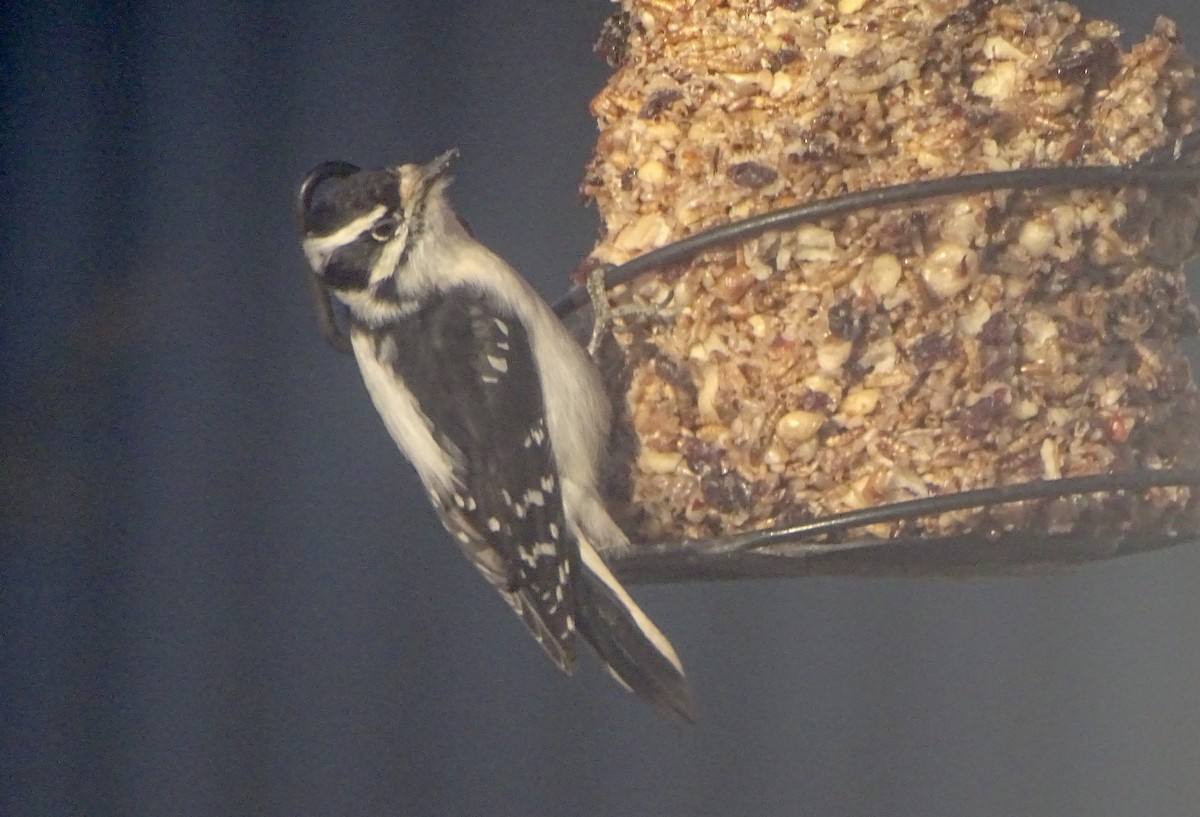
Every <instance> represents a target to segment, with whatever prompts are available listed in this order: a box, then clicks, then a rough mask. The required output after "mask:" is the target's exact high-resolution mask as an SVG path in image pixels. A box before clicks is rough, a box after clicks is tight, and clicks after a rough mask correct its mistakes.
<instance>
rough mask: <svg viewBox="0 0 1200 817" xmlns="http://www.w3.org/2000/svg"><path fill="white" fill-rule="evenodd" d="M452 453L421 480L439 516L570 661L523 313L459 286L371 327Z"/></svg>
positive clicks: (560, 525) (544, 442) (572, 619)
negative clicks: (449, 478) (449, 483)
mask: <svg viewBox="0 0 1200 817" xmlns="http://www.w3.org/2000/svg"><path fill="white" fill-rule="evenodd" d="M369 335H370V337H371V339H372V342H373V344H374V349H373V351H374V355H375V358H376V360H378V362H379V363H380V364H381V365H382V366H384V367H385V369H386V368H388V367H390V368H391V370H392V372H393V373H394V375H395V376H398V377H399V378H400V379H401V380H402V382H403V384H404V386H405V387H407V389H408V390H409V392H411V394H412V396H413V398H414V399H415V401H416V404H417V407H418V409H419V411H420V413H421V414H422V415H424V416H423V418H422V419H423V421H424V422H425V423H426V427H427V428H428V429H429V431H430V432H431V433H432V435H433V437H434V440H435V441H436V443H437V445H438V446H439V447H440V448H441V449H442V450H443V451H445V452H446V453H447V454H448V455H449V460H450V461H451V463H452V464H453V476H454V480H453V482H454V485H453V487H452V488H450V489H444V488H438V487H437V486H434V485H430V484H429V483H428V481H427V483H426V487H427V488H429V489H430V495H431V499H432V500H433V504H434V507H435V508H436V509H437V512H438V514H439V516H440V517H441V519H442V523H443V524H444V525H445V526H446V528H447V530H449V531H450V533H451V534H452V535H453V536H454V537H455V538H456V540H457V541H458V542H459V545H460V546H461V548H462V550H463V552H464V553H465V554H466V556H467V557H468V558H469V559H470V560H471V561H472V562H473V563H474V564H475V566H476V567H478V568H479V570H480V571H481V572H482V573H483V574H484V576H486V577H487V578H488V580H489V581H490V582H491V583H492V584H493V585H494V586H495V587H496V589H497V590H498V591H499V592H500V594H501V595H502V596H503V597H504V598H505V600H506V601H507V602H508V603H509V605H510V606H512V608H513V609H514V610H515V611H516V612H517V614H518V615H519V616H520V617H521V619H522V620H523V621H524V622H525V625H526V626H527V627H528V628H529V630H530V632H532V633H533V636H534V638H535V639H537V641H538V643H539V644H541V645H542V647H543V648H545V650H546V652H547V653H549V655H550V657H551V658H552V659H553V660H554V662H555V663H556V664H557V665H558V666H559V668H560V669H562V670H563V671H565V672H568V673H569V672H571V671H572V670H573V668H574V661H575V650H574V645H575V633H576V624H577V621H576V616H577V603H578V600H577V596H576V592H575V581H574V579H575V576H576V575H578V573H579V561H578V560H579V556H578V550H577V546H576V544H575V543H574V542H573V541H572V539H571V537H570V536H568V535H567V532H566V525H565V522H564V517H563V508H562V500H561V498H560V495H559V483H558V477H557V472H556V467H555V462H554V456H553V452H552V450H551V445H550V438H549V435H548V433H547V428H546V420H545V412H544V409H543V404H542V391H541V383H540V380H539V377H538V371H537V368H536V366H535V364H534V359H533V354H532V352H531V350H530V342H529V338H528V336H527V335H526V332H525V330H524V328H523V327H522V325H521V323H520V322H519V321H518V320H516V319H515V318H514V317H512V316H511V315H509V314H507V313H506V312H505V310H504V309H503V308H501V307H500V306H499V305H498V304H496V303H493V302H492V301H491V300H490V299H489V298H487V297H486V296H484V295H482V294H479V293H476V292H473V291H471V290H468V289H466V288H459V289H452V290H449V291H448V292H445V293H441V294H438V295H435V296H432V297H431V298H429V299H428V301H426V302H424V303H423V304H422V307H421V308H420V309H419V311H417V312H415V313H413V314H411V315H408V316H407V317H405V318H403V319H401V320H400V321H399V322H398V323H395V324H392V325H389V326H387V327H386V328H383V329H375V330H371V331H370V332H369Z"/></svg>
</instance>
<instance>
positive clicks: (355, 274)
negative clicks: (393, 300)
mask: <svg viewBox="0 0 1200 817" xmlns="http://www.w3.org/2000/svg"><path fill="white" fill-rule="evenodd" d="M382 250H383V247H382V245H381V244H380V243H379V242H378V241H377V240H375V239H374V238H372V237H371V233H370V232H369V231H368V232H365V233H363V234H362V235H361V236H359V237H358V238H356V239H355V240H354V241H351V242H350V243H349V244H346V245H344V246H342V247H338V248H337V250H335V251H334V253H333V255H331V256H330V257H329V263H328V264H326V266H325V274H324V278H325V283H326V284H328V285H329V286H330V287H332V288H333V289H340V290H359V289H366V287H367V281H368V280H370V277H371V270H372V269H373V268H374V267H375V262H376V261H378V260H379V254H380V253H381V252H382Z"/></svg>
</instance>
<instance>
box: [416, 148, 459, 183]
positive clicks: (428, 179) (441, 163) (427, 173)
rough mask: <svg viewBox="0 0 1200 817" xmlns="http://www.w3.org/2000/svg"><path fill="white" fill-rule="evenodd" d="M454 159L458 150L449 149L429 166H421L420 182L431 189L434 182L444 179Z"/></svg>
mask: <svg viewBox="0 0 1200 817" xmlns="http://www.w3.org/2000/svg"><path fill="white" fill-rule="evenodd" d="M456 158H458V148H450V149H449V150H448V151H446V152H445V153H443V154H442V155H441V156H439V157H437V158H436V159H434V160H433V161H432V162H430V163H429V164H427V165H423V166H422V167H421V180H422V181H423V182H424V183H425V187H426V188H429V187H432V186H433V183H434V182H436V181H437V180H438V179H441V178H442V177H444V176H445V175H446V172H447V171H448V170H449V169H450V163H451V162H452V161H454V160H455V159H456Z"/></svg>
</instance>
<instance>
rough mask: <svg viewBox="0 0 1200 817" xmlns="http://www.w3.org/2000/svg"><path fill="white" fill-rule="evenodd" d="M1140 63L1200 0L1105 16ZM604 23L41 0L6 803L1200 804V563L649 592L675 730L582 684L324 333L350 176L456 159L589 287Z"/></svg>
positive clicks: (9, 423) (1196, 28)
mask: <svg viewBox="0 0 1200 817" xmlns="http://www.w3.org/2000/svg"><path fill="white" fill-rule="evenodd" d="M1082 5H1083V6H1084V7H1085V8H1086V9H1088V10H1090V11H1091V12H1093V13H1103V14H1106V15H1115V16H1116V17H1117V18H1119V19H1120V20H1121V21H1122V22H1123V24H1124V26H1125V28H1126V30H1127V32H1128V33H1129V34H1130V35H1135V36H1140V35H1141V34H1142V33H1144V32H1145V31H1146V29H1147V28H1148V26H1149V24H1150V22H1151V20H1152V19H1153V15H1154V14H1155V13H1159V12H1161V13H1167V14H1170V15H1172V16H1174V17H1175V18H1176V19H1177V20H1179V21H1180V23H1181V25H1182V26H1183V31H1184V36H1185V39H1186V40H1187V41H1188V42H1190V43H1192V44H1193V50H1194V51H1200V13H1198V12H1197V9H1196V7H1195V6H1194V0H1152V2H1149V3H1144V4H1139V5H1138V6H1137V7H1136V8H1127V7H1126V6H1127V5H1128V4H1125V3H1118V2H1100V0H1091V2H1084V3H1083V4H1082ZM610 10H611V7H610V5H609V4H608V3H606V2H602V0H574V2H569V3H568V2H555V1H554V0H545V2H541V3H534V2H517V1H516V0H490V2H486V3H485V2H469V0H461V2H447V0H442V1H441V2H434V1H432V0H422V1H420V2H418V1H417V0H407V1H405V0H400V2H396V3H391V4H388V3H371V2H368V1H367V0H359V2H353V1H351V2H338V3H332V2H330V3H324V4H322V3H309V4H307V5H306V6H305V7H303V8H300V9H295V8H293V7H292V6H291V5H290V4H270V3H265V4H260V5H258V6H256V7H254V8H253V10H251V6H250V4H240V3H208V4H202V3H196V2H172V3H168V2H148V3H143V4H119V3H106V4H79V3H70V4H68V3H59V4H55V3H28V4H26V7H25V8H24V9H23V10H22V9H19V8H15V7H13V6H8V7H7V10H6V11H5V13H4V14H5V18H4V21H3V22H4V25H3V34H2V36H3V48H2V50H0V59H2V60H3V74H2V81H3V92H4V97H3V106H4V107H3V118H2V121H0V137H2V139H3V158H2V160H0V179H2V184H3V190H2V191H0V192H2V194H3V199H2V201H3V206H2V207H0V213H2V216H0V217H2V218H3V226H4V231H3V236H4V239H3V242H2V243H0V246H2V247H3V253H4V258H3V261H4V263H3V267H2V269H3V276H4V278H3V282H4V284H3V289H2V290H0V339H2V347H0V348H2V353H0V366H2V367H3V368H2V371H0V374H2V380H0V397H2V401H0V407H2V408H0V410H2V414H0V440H2V445H3V448H2V454H3V456H2V462H0V486H2V488H0V519H2V520H3V522H2V526H3V531H2V534H3V540H2V542H3V543H2V545H0V548H2V549H0V569H2V571H3V574H2V579H0V613H2V619H0V626H2V630H0V651H2V655H0V658H2V659H3V663H2V664H0V673H2V675H0V683H2V684H3V688H2V690H3V699H2V702H0V706H3V710H2V712H0V714H2V716H3V717H2V720H0V739H2V740H3V742H4V747H3V755H2V756H0V763H2V764H3V766H2V768H0V786H3V800H0V813H3V814H5V815H25V814H30V815H32V814H44V815H74V814H88V815H105V814H114V815H115V814H129V815H175V814H178V815H242V814H245V815H379V814H491V815H510V814H511V815H518V814H521V815H524V814H592V815H607V814H613V815H615V814H712V815H734V814H754V815H759V814H761V815H784V814H833V815H858V814H863V815H867V814H884V813H886V814H912V815H1013V814H1045V815H1069V814H1079V815H1188V814H1198V813H1200V771H1198V770H1200V680H1198V679H1200V648H1198V640H1200V636H1198V629H1200V628H1198V624H1200V594H1198V593H1197V588H1196V585H1197V583H1198V581H1200V548H1185V549H1178V550H1175V551H1170V552H1164V553H1159V554H1153V555H1147V556H1140V557H1136V558H1131V559H1128V560H1124V561H1121V562H1118V563H1112V564H1107V565H1101V566H1097V567H1092V568H1088V569H1084V570H1079V571H1077V572H1073V573H1064V574H1061V575H1046V576H1039V577H1033V578H1009V579H987V580H958V581H938V580H889V581H862V580H821V581H792V582H760V583H744V584H721V585H707V586H705V585H696V586H685V587H677V588H669V589H668V588H655V587H647V588H639V589H638V590H637V591H636V592H637V595H638V596H639V598H641V599H643V600H644V602H645V606H646V607H647V608H648V610H649V611H650V612H651V613H652V614H653V616H654V618H655V619H656V620H657V621H658V622H660V623H661V624H662V626H663V628H664V629H665V630H667V631H668V632H669V633H670V634H671V635H672V637H673V639H674V641H675V643H676V645H677V646H678V648H679V651H680V653H681V654H682V655H683V657H684V659H685V661H686V663H687V666H688V668H689V670H690V673H691V677H692V679H693V683H694V686H695V693H696V697H697V699H698V701H699V714H700V723H699V724H698V725H697V726H696V727H695V728H690V729H678V728H675V727H673V726H671V725H669V724H667V723H665V722H663V721H662V720H660V719H659V718H657V717H656V716H655V715H654V713H653V712H652V711H650V710H649V709H648V708H647V707H645V706H643V705H641V704H640V703H639V702H638V701H637V700H635V699H634V698H633V697H631V696H629V695H628V694H626V693H625V692H623V691H622V690H620V689H619V688H618V687H617V686H616V685H615V684H613V683H612V682H611V681H610V680H609V679H608V678H607V677H606V676H604V675H602V674H601V673H600V672H599V671H598V670H597V667H596V666H595V662H594V661H593V662H587V663H585V664H584V665H583V667H582V671H581V672H579V673H578V674H577V677H576V678H574V679H567V678H564V677H560V676H559V675H557V674H556V672H555V671H554V670H553V668H552V667H551V665H550V664H549V662H547V661H546V660H544V658H543V657H542V655H541V654H540V653H539V651H538V649H537V647H536V645H534V644H533V642H532V641H531V640H530V639H529V638H528V636H527V635H526V634H525V632H524V631H523V630H522V628H521V627H520V626H519V624H518V623H517V621H516V620H515V619H514V618H513V617H512V615H511V614H510V613H509V612H508V611H507V609H506V608H505V607H504V606H503V604H502V603H501V602H500V600H499V599H498V598H496V597H495V596H494V594H492V593H491V591H490V590H488V589H487V588H486V587H485V586H484V584H483V583H482V582H481V581H480V580H479V579H478V577H477V576H476V575H475V574H474V573H473V571H472V569H471V568H470V567H469V566H468V565H467V564H466V563H465V562H464V561H463V560H462V559H461V557H460V556H459V555H458V553H457V552H456V548H454V547H453V546H452V545H451V544H450V542H449V540H448V539H447V538H446V536H445V535H444V534H443V533H442V532H441V530H440V528H439V527H438V526H437V523H436V521H435V518H434V516H433V514H432V512H431V511H430V509H429V508H428V507H427V505H426V502H425V501H424V499H423V496H422V494H421V491H420V490H418V488H417V484H416V481H415V478H414V477H413V475H412V473H411V472H410V471H409V469H408V467H407V466H406V465H405V464H404V463H403V462H402V461H401V458H400V456H399V454H398V453H397V452H396V451H395V449H394V447H393V446H392V444H391V442H390V441H389V440H388V438H387V437H386V434H385V432H384V430H383V428H382V425H381V424H380V423H379V421H378V419H377V418H376V417H375V415H374V413H373V411H372V408H371V406H370V405H369V402H368V400H367V398H366V395H365V393H364V391H363V388H362V386H361V384H360V382H359V380H358V375H357V372H356V371H355V368H354V365H353V363H352V362H351V361H350V360H349V359H346V358H341V357H338V356H337V355H335V354H334V353H333V352H332V351H331V350H329V349H328V348H327V347H325V346H324V345H323V343H322V341H321V340H320V338H319V337H318V336H317V333H316V331H315V329H314V325H313V321H312V316H311V314H310V312H309V302H308V296H307V290H306V288H305V285H306V282H305V279H304V276H305V273H306V270H305V268H304V265H303V261H302V259H301V256H300V252H299V250H298V247H297V244H296V239H295V235H294V226H293V223H292V221H291V213H290V209H289V208H290V204H291V195H292V191H293V189H294V186H295V184H296V183H297V182H298V180H299V178H300V177H301V175H302V174H303V173H304V172H305V171H306V170H307V169H308V168H309V167H310V166H311V165H313V164H314V163H315V162H317V161H319V160H322V159H327V158H346V159H351V160H354V161H356V162H359V163H363V164H374V163H385V162H388V163H390V162H396V161H398V160H413V159H425V158H428V157H430V156H432V155H433V154H434V153H435V152H437V151H440V150H442V149H444V148H446V147H447V146H450V145H458V146H460V147H461V148H462V157H463V158H462V160H461V162H460V164H459V166H458V181H457V182H456V185H455V188H454V191H453V192H454V197H455V200H456V202H457V204H458V206H459V208H460V209H461V210H462V212H463V213H464V215H465V216H466V218H467V219H468V220H469V221H470V222H471V224H472V226H473V227H474V229H475V231H476V232H477V234H478V235H479V236H480V237H481V239H482V240H484V241H485V242H486V243H487V244H489V245H490V246H492V247H493V248H494V249H496V250H497V251H498V252H499V253H500V254H501V255H503V256H505V257H506V258H508V259H509V260H511V261H512V262H513V263H514V264H515V265H516V266H517V267H518V268H520V269H522V270H524V271H526V272H527V273H528V275H529V276H530V277H531V278H532V279H533V280H534V281H535V282H536V283H537V284H538V285H539V286H540V287H541V289H542V291H543V292H545V293H546V294H547V295H550V296H555V295H558V294H560V293H561V292H562V291H563V289H564V286H565V280H566V277H565V276H566V274H567V272H568V271H569V270H570V269H571V268H572V267H573V266H574V265H575V263H576V261H577V260H578V259H579V257H580V256H581V255H582V254H584V253H585V252H586V251H587V249H588V248H589V247H590V244H591V240H592V238H593V235H594V230H595V218H594V213H592V212H590V211H587V210H584V209H582V208H581V207H579V206H578V203H577V198H576V188H577V185H578V181H579V179H580V177H581V175H582V167H583V164H584V162H585V161H586V159H587V158H588V156H589V154H590V151H591V148H592V143H593V140H594V137H595V130H594V124H593V122H592V120H591V119H590V117H589V114H588V111H587V103H588V101H589V99H590V98H591V96H592V95H593V94H594V93H595V92H596V91H597V90H598V89H599V87H600V86H601V84H602V83H603V81H604V78H605V76H606V75H607V68H606V67H605V66H604V65H603V63H601V62H600V61H599V60H597V59H595V58H594V57H593V56H592V55H591V52H590V46H591V43H592V42H593V40H594V39H595V36H596V32H597V31H598V28H599V25H600V23H601V21H602V20H603V19H604V18H605V17H606V15H607V14H608V13H609V12H610Z"/></svg>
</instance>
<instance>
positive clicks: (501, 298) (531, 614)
mask: <svg viewBox="0 0 1200 817" xmlns="http://www.w3.org/2000/svg"><path fill="white" fill-rule="evenodd" d="M454 155H455V151H450V152H447V153H445V154H443V155H442V156H440V157H439V158H437V159H435V160H434V161H432V162H430V163H429V164H426V165H423V166H422V165H415V164H408V165H400V166H398V167H386V168H381V169H361V168H359V167H356V166H354V165H352V164H349V163H346V162H326V163H324V164H321V165H319V166H318V167H316V168H315V169H314V170H313V171H312V172H311V173H309V175H308V176H307V177H306V178H305V180H304V182H303V184H302V185H301V186H300V190H299V195H298V202H297V210H298V215H299V220H300V229H301V240H302V243H303V248H304V254H305V256H306V257H307V258H308V262H309V264H310V265H311V267H312V270H313V274H314V276H315V281H316V282H317V284H318V286H319V287H320V291H321V292H322V293H330V294H332V296H333V297H335V298H336V299H337V300H338V301H340V302H341V303H342V304H344V305H345V307H346V312H347V315H348V322H349V329H350V333H349V334H350V343H351V346H352V348H353V351H354V356H355V358H356V359H357V361H358V366H359V369H360V370H361V372H362V377H363V381H364V382H365V383H366V387H367V391H368V392H369V393H370V395H371V399H372V401H374V404H375V408H376V409H377V410H378V412H379V414H380V416H381V417H382V418H383V423H384V425H385V426H386V427H387V430H388V432H389V433H390V434H391V436H392V439H394V440H395V441H396V444H397V445H398V446H399V447H400V450H401V451H402V452H403V453H404V455H405V456H406V457H407V458H408V459H409V461H410V462H411V463H412V465H413V467H414V468H415V469H416V471H417V474H418V475H419V477H420V479H421V482H422V483H423V484H424V486H425V489H426V491H427V492H428V494H429V498H430V500H431V501H432V503H433V506H434V508H435V509H436V511H437V513H438V516H439V517H440V518H441V520H442V524H443V525H445V527H446V530H447V531H449V532H450V534H451V536H453V537H454V539H455V540H456V541H457V542H458V545H459V547H460V548H461V550H462V552H463V554H464V555H466V557H467V558H468V559H469V560H470V561H471V562H472V563H473V564H474V565H475V567H477V568H478V569H479V571H480V572H481V573H483V575H484V576H485V577H486V578H487V580H488V581H489V582H491V583H492V585H493V586H495V588H496V589H497V590H498V591H499V592H500V595H501V596H503V597H504V600H505V601H507V602H508V604H509V605H510V606H511V607H512V608H513V610H515V611H516V613H517V614H518V615H519V616H520V617H521V620H522V621H523V622H524V623H525V626H526V627H528V628H529V631H530V632H531V633H532V634H533V637H534V638H535V639H536V640H537V642H538V643H539V644H541V645H542V647H543V648H544V649H545V651H546V652H547V653H548V654H549V655H550V657H551V658H552V659H553V660H554V662H555V663H556V664H557V665H558V667H559V668H560V669H561V670H563V671H564V672H567V673H570V672H572V670H573V668H574V662H575V638H576V633H578V634H579V635H582V636H583V638H584V639H585V640H586V641H587V642H588V643H590V644H591V645H592V647H593V648H594V649H595V650H596V652H597V654H598V655H599V656H600V659H601V660H602V661H603V662H604V663H605V664H606V665H607V667H608V669H609V671H610V672H611V673H612V675H613V676H614V677H616V678H617V680H619V681H620V682H621V683H622V684H624V685H625V686H626V687H628V688H629V689H631V690H633V691H634V692H636V693H638V694H639V695H641V696H642V697H644V698H646V699H647V700H649V701H650V702H651V703H652V704H654V706H656V707H657V708H658V709H660V710H662V711H664V712H667V713H673V714H676V715H679V716H682V717H684V718H687V719H689V720H690V719H691V697H690V693H689V691H688V687H687V682H686V680H685V679H684V675H683V668H682V666H681V664H680V662H679V658H678V656H676V654H675V650H674V649H673V648H672V647H671V644H670V642H669V641H667V639H666V637H665V636H664V635H663V634H662V633H661V632H660V631H659V629H658V628H657V627H656V626H655V625H654V624H653V622H651V621H650V620H649V618H647V617H646V615H645V614H644V613H643V612H642V611H641V609H639V608H638V606H637V604H635V603H634V601H633V599H631V598H630V597H629V594H628V593H627V592H626V591H625V589H624V588H623V587H622V586H621V585H620V584H619V583H618V582H617V580H616V579H615V578H614V577H613V575H612V573H611V572H610V571H609V569H608V568H607V567H606V566H605V564H604V561H603V560H602V558H601V555H602V554H604V553H606V552H612V551H615V550H621V549H623V548H627V547H629V540H628V539H627V538H626V536H625V534H624V533H623V532H622V531H621V529H620V528H619V527H618V526H617V524H616V523H615V522H614V521H613V520H612V518H611V517H610V516H609V514H608V511H607V510H606V509H605V506H604V502H603V500H602V498H601V496H600V493H599V490H598V486H597V481H598V478H599V477H598V471H599V463H600V458H601V456H602V448H603V446H604V445H605V443H606V441H607V439H608V430H609V414H610V407H609V403H608V398H607V397H606V395H605V392H604V389H603V387H602V385H601V382H600V377H599V375H598V373H597V371H596V369H595V366H594V365H593V363H592V361H591V359H590V358H589V357H588V356H587V354H586V353H585V352H584V350H583V349H582V348H581V347H580V346H579V344H577V343H576V342H575V340H574V339H573V338H572V337H571V336H570V334H569V333H568V332H567V330H566V328H565V327H564V326H563V325H562V324H561V323H560V322H559V321H558V319H557V318H556V317H555V315H554V313H553V312H552V311H551V309H550V308H549V306H548V305H547V304H546V302H545V301H543V300H542V299H541V298H540V297H539V296H538V295H537V293H536V292H534V290H533V289H532V287H530V286H529V284H527V283H526V282H525V280H524V279H522V278H521V276H520V275H518V274H517V273H516V272H515V271H514V270H513V269H512V268H511V267H510V266H509V265H508V264H506V263H505V262H504V261H503V260H501V259H500V258H499V257H497V256H496V255H495V254H493V253H492V252H490V251H489V250H488V249H487V248H486V247H484V246H483V245H481V244H480V243H479V242H477V241H476V240H475V239H474V238H473V237H472V236H471V234H470V233H469V232H468V231H467V230H466V229H465V228H464V226H463V224H462V222H461V221H460V220H459V218H458V217H457V216H456V214H455V213H454V210H453V209H452V208H451V206H450V204H449V202H448V201H447V199H446V194H445V191H446V187H447V185H448V184H449V183H450V178H449V176H448V173H447V170H448V167H449V164H450V161H451V159H452V158H453V157H454Z"/></svg>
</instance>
